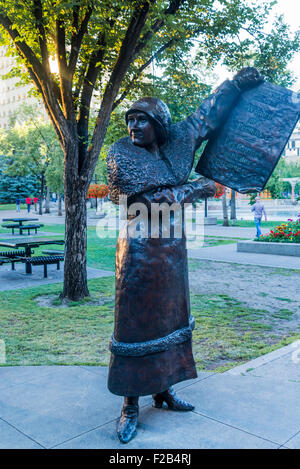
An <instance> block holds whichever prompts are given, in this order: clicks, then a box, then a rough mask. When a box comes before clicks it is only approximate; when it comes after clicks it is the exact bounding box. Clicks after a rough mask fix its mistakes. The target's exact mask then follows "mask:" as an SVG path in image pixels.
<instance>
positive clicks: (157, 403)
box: [152, 387, 195, 411]
mask: <svg viewBox="0 0 300 469" xmlns="http://www.w3.org/2000/svg"><path fill="white" fill-rule="evenodd" d="M152 397H153V400H154V404H153V407H156V408H157V409H161V408H162V405H163V402H165V403H166V404H167V406H168V407H169V409H171V410H181V411H189V410H194V409H195V407H194V406H193V405H192V404H190V403H189V402H186V401H183V400H181V399H179V397H177V396H176V393H175V391H174V389H173V388H172V387H170V388H169V389H167V390H166V391H163V392H160V393H158V394H154V395H153V396H152Z"/></svg>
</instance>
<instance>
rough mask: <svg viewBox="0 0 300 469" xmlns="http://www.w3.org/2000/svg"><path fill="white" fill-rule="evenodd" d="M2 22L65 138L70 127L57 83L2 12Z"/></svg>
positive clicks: (0, 19) (61, 136)
mask: <svg viewBox="0 0 300 469" xmlns="http://www.w3.org/2000/svg"><path fill="white" fill-rule="evenodd" d="M0 24H1V25H2V26H3V27H4V29H5V30H6V31H7V33H8V34H9V36H10V38H11V39H12V41H13V42H14V43H15V46H16V49H17V51H18V53H19V55H20V56H21V57H22V58H23V59H25V62H26V68H27V70H28V72H29V75H30V77H31V78H32V80H33V82H34V83H35V85H36V87H37V90H38V91H39V93H40V94H41V95H42V98H43V101H44V104H45V106H46V110H47V111H48V113H49V114H50V117H51V120H52V122H55V124H56V127H57V128H58V129H59V133H60V139H65V138H66V136H67V134H68V128H67V126H66V120H65V118H64V116H63V113H62V112H61V109H60V106H59V104H58V101H57V96H56V92H57V85H56V84H55V82H54V81H53V80H52V78H51V76H50V75H48V74H47V73H46V70H45V67H44V66H43V65H42V64H41V62H40V61H39V60H38V58H37V57H36V55H35V54H34V52H33V51H32V49H31V48H30V47H29V46H28V45H27V43H26V42H25V41H24V40H23V39H22V37H21V36H20V34H19V33H18V31H17V29H16V28H13V24H12V22H11V20H10V19H9V18H8V17H7V16H4V15H1V14H0ZM55 90H56V91H55Z"/></svg>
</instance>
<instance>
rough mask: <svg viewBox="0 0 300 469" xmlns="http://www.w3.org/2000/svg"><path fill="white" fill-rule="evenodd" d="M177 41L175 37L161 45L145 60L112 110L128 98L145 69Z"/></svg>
mask: <svg viewBox="0 0 300 469" xmlns="http://www.w3.org/2000/svg"><path fill="white" fill-rule="evenodd" d="M175 42H176V40H175V39H174V38H172V39H170V40H169V41H168V42H167V43H166V44H164V45H163V46H161V47H160V48H159V49H158V51H156V52H155V54H153V55H152V56H151V57H150V59H149V60H147V62H145V63H144V64H143V65H142V66H141V67H140V68H139V69H138V70H137V72H136V73H135V74H134V77H133V78H132V80H131V81H130V83H129V84H128V86H127V87H126V88H125V90H124V91H123V92H122V94H121V96H120V97H119V98H118V99H117V100H116V101H115V102H114V104H113V106H112V110H114V109H115V108H116V107H117V106H119V104H120V103H121V102H122V101H123V100H124V99H125V98H126V96H127V94H128V93H129V91H130V90H131V89H132V87H133V86H134V84H135V82H136V80H137V79H138V78H139V77H140V76H141V74H142V73H143V71H144V70H145V69H146V68H147V67H148V66H149V65H150V64H151V63H152V62H153V60H154V59H156V57H158V56H159V55H160V54H161V53H162V52H163V51H164V50H166V49H167V48H168V47H170V46H171V45H173V44H174V43H175Z"/></svg>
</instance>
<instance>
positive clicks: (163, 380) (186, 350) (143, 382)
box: [108, 340, 197, 396]
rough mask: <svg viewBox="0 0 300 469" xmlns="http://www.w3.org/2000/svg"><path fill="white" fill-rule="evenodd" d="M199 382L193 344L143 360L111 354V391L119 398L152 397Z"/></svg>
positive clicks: (152, 355) (186, 343) (151, 355)
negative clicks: (183, 385) (170, 389)
mask: <svg viewBox="0 0 300 469" xmlns="http://www.w3.org/2000/svg"><path fill="white" fill-rule="evenodd" d="M194 378H197V371H196V367H195V362H194V358H193V354H192V345H191V340H188V341H186V342H184V343H182V344H177V345H176V346H174V347H173V348H172V349H170V350H166V351H164V352H158V353H153V354H149V355H146V356H142V357H126V356H121V355H114V354H111V360H110V366H109V374H108V389H109V391H110V392H112V393H113V394H116V395H118V396H148V395H151V394H156V393H158V392H163V391H165V390H166V389H168V388H169V387H170V386H172V385H173V384H176V383H179V382H181V381H186V380H189V379H194Z"/></svg>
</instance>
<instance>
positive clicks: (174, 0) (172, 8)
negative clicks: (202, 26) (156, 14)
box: [134, 0, 185, 57]
mask: <svg viewBox="0 0 300 469" xmlns="http://www.w3.org/2000/svg"><path fill="white" fill-rule="evenodd" d="M184 1H185V0H170V3H169V6H168V8H166V10H165V11H164V15H175V13H176V12H177V10H178V9H179V8H180V6H181V5H182V4H183V3H184ZM164 24H165V22H164V20H163V19H162V18H160V19H158V20H156V21H155V22H154V24H153V25H152V26H151V28H150V30H149V31H148V32H147V33H146V34H145V35H144V36H143V38H142V39H141V41H140V42H139V43H138V44H137V46H136V49H135V53H134V56H135V57H136V56H137V55H139V53H140V52H141V50H142V49H144V47H145V46H146V45H147V44H148V42H149V40H150V39H151V37H152V36H153V34H155V33H157V32H158V31H159V30H160V29H161V28H162V27H163V26H164Z"/></svg>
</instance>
